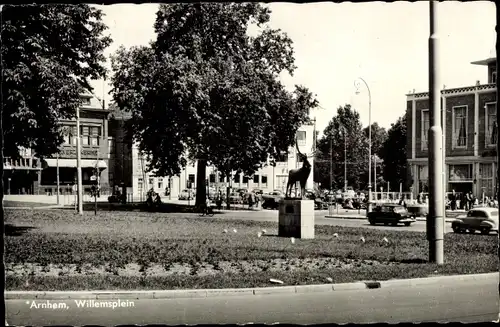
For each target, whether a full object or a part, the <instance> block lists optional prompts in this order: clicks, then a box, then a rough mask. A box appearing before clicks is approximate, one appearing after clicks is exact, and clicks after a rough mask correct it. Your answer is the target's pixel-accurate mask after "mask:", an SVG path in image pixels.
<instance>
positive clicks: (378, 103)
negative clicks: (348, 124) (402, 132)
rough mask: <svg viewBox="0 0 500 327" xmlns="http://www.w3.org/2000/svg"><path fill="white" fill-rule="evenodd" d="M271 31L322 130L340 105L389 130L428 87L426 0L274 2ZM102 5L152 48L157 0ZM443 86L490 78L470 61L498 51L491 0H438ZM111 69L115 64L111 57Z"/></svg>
mask: <svg viewBox="0 0 500 327" xmlns="http://www.w3.org/2000/svg"><path fill="white" fill-rule="evenodd" d="M268 6H269V8H270V9H271V11H272V13H271V21H270V24H269V25H270V27H271V28H279V29H281V30H282V31H284V32H285V33H287V34H288V36H289V37H290V38H291V39H292V41H293V43H294V50H295V64H296V66H297V67H298V68H297V70H296V71H295V73H294V75H293V76H289V75H285V74H283V75H282V76H281V80H282V82H283V83H284V84H285V85H286V87H287V88H288V89H289V90H292V89H293V86H294V85H295V84H301V85H304V86H306V87H308V88H309V89H310V90H311V92H313V93H314V94H316V97H317V99H318V101H319V103H320V108H317V109H315V110H314V111H313V112H311V116H312V118H316V120H317V128H318V130H319V131H320V132H323V130H324V129H325V127H326V126H327V125H328V122H329V121H330V120H331V119H332V117H333V116H334V115H335V114H336V111H337V108H338V107H339V106H343V105H345V104H351V106H352V107H353V108H355V109H356V110H357V111H358V112H359V113H360V117H361V122H362V123H363V126H368V124H369V116H370V115H369V96H368V89H367V88H366V86H365V85H364V84H363V83H361V84H360V87H359V93H358V94H356V90H357V88H356V87H355V82H356V81H360V80H359V77H361V78H362V79H363V80H365V81H366V84H367V85H368V87H369V90H370V94H371V122H372V123H373V122H377V123H378V124H379V125H381V126H383V127H385V128H390V126H391V123H394V122H396V120H397V119H398V118H399V117H401V116H402V115H404V113H405V108H406V94H407V93H409V92H411V91H413V90H415V92H426V91H427V90H428V83H429V82H428V38H429V3H428V2H427V1H417V2H413V3H410V2H403V1H398V2H394V3H384V2H370V3H349V2H344V3H340V4H335V3H329V2H318V3H303V4H294V3H285V2H282V3H271V4H269V5H268ZM97 7H98V8H100V9H101V10H103V12H104V14H105V17H104V18H103V20H104V22H105V23H106V24H107V25H108V27H109V30H108V31H107V33H109V34H110V35H111V37H112V39H113V41H114V42H113V44H112V45H111V46H110V47H109V48H108V49H107V50H106V54H107V55H108V56H109V55H110V54H112V53H114V52H115V51H116V50H117V49H118V47H119V46H121V45H124V46H125V47H127V48H128V47H131V46H136V45H147V44H148V43H149V42H150V41H151V40H153V39H155V37H156V35H155V34H154V29H153V24H154V20H155V18H156V11H157V9H158V4H116V5H106V6H97ZM437 18H438V21H439V22H438V30H439V36H440V50H441V52H440V57H439V60H440V67H441V83H440V84H441V85H445V87H446V88H454V87H461V86H470V85H475V84H476V81H478V80H479V81H480V82H481V83H487V69H486V67H484V66H478V65H471V64H470V63H471V62H472V61H476V60H481V59H486V58H488V57H492V56H495V52H494V49H495V42H496V34H495V24H496V12H495V4H494V2H490V1H471V2H458V1H445V2H441V3H439V9H438V16H437ZM108 67H109V68H110V67H111V66H110V63H109V62H108ZM92 85H93V86H94V88H95V90H94V92H95V94H96V95H97V96H99V97H102V96H103V94H104V96H105V99H106V103H109V101H110V100H111V96H110V95H108V94H107V93H108V92H109V90H110V87H109V85H106V84H105V83H104V82H103V81H94V82H93V83H92Z"/></svg>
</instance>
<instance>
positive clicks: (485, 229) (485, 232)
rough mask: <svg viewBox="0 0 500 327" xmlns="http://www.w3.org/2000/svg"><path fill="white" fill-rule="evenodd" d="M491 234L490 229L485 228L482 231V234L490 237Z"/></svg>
mask: <svg viewBox="0 0 500 327" xmlns="http://www.w3.org/2000/svg"><path fill="white" fill-rule="evenodd" d="M489 233H490V229H489V228H487V227H485V228H483V229H481V234H483V235H488V234H489Z"/></svg>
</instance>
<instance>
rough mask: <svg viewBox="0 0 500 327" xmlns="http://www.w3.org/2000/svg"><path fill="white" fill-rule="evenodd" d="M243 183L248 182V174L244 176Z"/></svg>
mask: <svg viewBox="0 0 500 327" xmlns="http://www.w3.org/2000/svg"><path fill="white" fill-rule="evenodd" d="M243 184H248V176H243Z"/></svg>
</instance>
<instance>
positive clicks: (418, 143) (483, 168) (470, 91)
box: [406, 57, 498, 197]
mask: <svg viewBox="0 0 500 327" xmlns="http://www.w3.org/2000/svg"><path fill="white" fill-rule="evenodd" d="M472 64H475V65H484V66H486V67H487V68H488V83H487V84H480V83H479V81H478V82H477V83H476V85H473V86H466V87H460V88H454V89H445V90H442V91H441V110H442V109H443V108H444V109H445V110H444V111H443V110H442V111H441V112H442V121H443V126H442V127H443V131H444V133H443V134H444V140H445V143H444V144H445V146H444V148H445V149H444V150H445V152H446V155H445V180H444V181H443V182H444V183H445V189H446V191H447V192H451V191H452V190H455V191H456V192H469V191H472V192H473V193H474V195H476V196H477V197H481V196H482V195H483V194H484V195H485V196H490V197H491V196H494V195H495V193H496V191H497V185H498V181H497V177H496V175H497V174H496V173H495V172H496V171H497V168H498V167H497V165H498V162H497V151H496V147H497V142H498V125H497V104H496V103H497V99H496V87H497V80H496V74H497V73H496V70H497V67H496V57H492V58H488V59H485V60H480V61H475V62H472ZM406 96H407V110H406V117H407V126H408V134H407V135H408V140H407V149H408V151H407V153H408V162H409V164H410V167H411V176H412V177H411V178H412V181H413V183H412V184H413V187H412V188H413V193H414V195H416V194H417V193H419V192H427V191H428V187H429V181H428V179H429V170H428V155H429V152H428V146H429V144H428V135H427V133H428V129H429V94H428V93H411V94H407V95H406Z"/></svg>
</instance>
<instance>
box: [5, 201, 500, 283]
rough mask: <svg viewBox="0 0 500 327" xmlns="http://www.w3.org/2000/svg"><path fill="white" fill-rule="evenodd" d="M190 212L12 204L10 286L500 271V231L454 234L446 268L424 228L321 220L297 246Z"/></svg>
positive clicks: (271, 231)
mask: <svg viewBox="0 0 500 327" xmlns="http://www.w3.org/2000/svg"><path fill="white" fill-rule="evenodd" d="M186 215H187V216H189V218H172V217H169V215H168V214H165V213H144V212H123V211H114V212H113V211H112V212H98V215H97V216H94V214H93V213H91V212H85V213H84V215H83V216H78V215H76V214H75V213H74V212H73V211H70V210H62V209H53V210H37V211H31V210H6V211H5V224H6V237H5V247H6V251H5V259H4V262H5V265H6V289H7V290H38V291H48V290H96V289H108V290H109V289H123V290H125V289H128V290H131V289H178V288H226V287H261V286H270V283H269V279H270V278H275V279H280V280H282V281H283V282H284V285H301V284H320V283H327V282H333V283H343V282H353V281H360V280H387V279H393V278H414V277H426V276H430V275H444V274H469V273H485V272H493V271H498V257H497V255H496V249H497V237H496V235H491V236H485V235H480V234H477V235H470V234H446V236H445V265H443V266H439V267H438V266H436V265H433V264H429V263H427V262H426V261H427V257H428V242H427V240H426V238H425V234H424V233H418V232H404V231H396V230H395V231H387V230H377V229H367V228H348V227H337V226H316V238H315V239H313V240H300V239H297V240H295V243H294V244H293V243H292V242H291V240H290V239H288V238H280V237H277V230H278V224H277V223H270V222H254V221H239V220H232V219H222V218H212V219H210V218H208V219H207V218H199V217H197V215H193V214H191V215H189V214H186ZM263 229H265V233H264V235H260V237H259V233H262V230H263ZM225 231H227V232H225ZM335 234H337V235H338V237H336V235H335ZM10 235H13V236H10ZM14 235H16V236H14ZM362 236H363V237H364V239H365V243H363V242H361V241H360V238H361V237H362ZM384 237H386V238H387V239H388V240H389V243H388V244H387V243H385V242H382V239H383V238H384Z"/></svg>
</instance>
